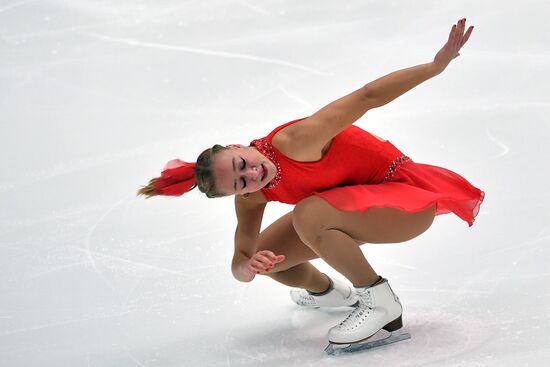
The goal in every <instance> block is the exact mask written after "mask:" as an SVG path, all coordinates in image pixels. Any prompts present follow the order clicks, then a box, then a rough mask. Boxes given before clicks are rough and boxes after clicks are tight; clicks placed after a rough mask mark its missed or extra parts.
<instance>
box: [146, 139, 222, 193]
mask: <svg viewBox="0 0 550 367" xmlns="http://www.w3.org/2000/svg"><path fill="white" fill-rule="evenodd" d="M227 149H229V148H227V147H224V146H223V145H219V144H216V145H214V146H213V147H212V148H208V149H205V150H204V151H203V152H202V153H201V154H200V155H199V157H198V158H197V165H196V167H195V185H194V186H193V187H191V188H190V189H189V191H191V190H192V189H194V188H195V187H198V188H199V191H200V192H202V193H204V194H206V196H207V197H209V198H219V197H224V196H228V195H227V194H224V193H221V192H220V191H218V189H217V188H216V176H215V175H214V167H213V163H214V158H215V157H216V155H218V153H220V152H222V151H224V150H227ZM157 179H158V177H156V178H153V179H151V180H150V181H149V183H148V184H147V185H146V186H142V187H141V188H140V189H139V190H138V191H137V196H140V195H143V196H145V198H146V199H149V198H150V197H153V196H158V195H159V193H157V192H156V191H155V182H156V181H157Z"/></svg>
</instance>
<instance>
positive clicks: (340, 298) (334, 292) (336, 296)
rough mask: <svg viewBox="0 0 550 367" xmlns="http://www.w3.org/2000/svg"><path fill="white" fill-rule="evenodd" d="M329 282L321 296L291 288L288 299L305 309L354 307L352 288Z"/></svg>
mask: <svg viewBox="0 0 550 367" xmlns="http://www.w3.org/2000/svg"><path fill="white" fill-rule="evenodd" d="M327 277H328V278H329V280H330V286H329V289H328V290H327V291H326V292H323V294H322V295H318V296H316V295H312V294H310V293H309V292H308V291H306V290H305V289H300V288H293V289H291V290H290V298H292V300H293V301H294V302H295V303H296V304H297V305H299V306H302V307H306V308H319V307H342V306H352V307H353V306H355V305H357V304H358V299H357V296H356V294H355V290H354V289H353V287H350V286H349V285H347V284H344V283H342V282H340V281H339V280H337V279H333V278H331V277H329V276H328V275H327Z"/></svg>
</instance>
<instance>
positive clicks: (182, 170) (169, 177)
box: [154, 159, 197, 196]
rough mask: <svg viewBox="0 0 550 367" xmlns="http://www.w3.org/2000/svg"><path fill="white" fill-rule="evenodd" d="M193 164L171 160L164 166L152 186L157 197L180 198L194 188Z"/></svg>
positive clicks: (194, 164) (194, 165)
mask: <svg viewBox="0 0 550 367" xmlns="http://www.w3.org/2000/svg"><path fill="white" fill-rule="evenodd" d="M196 166H197V164H196V163H195V162H191V163H190V162H184V161H182V160H181V159H172V160H171V161H169V162H168V163H166V165H165V166H164V169H163V171H162V174H161V176H160V177H159V178H157V179H156V181H155V183H154V186H155V191H156V192H157V193H158V194H159V195H166V196H181V195H183V194H185V193H186V192H189V191H191V190H192V189H193V188H194V187H195V167H196Z"/></svg>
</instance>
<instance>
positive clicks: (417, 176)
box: [250, 119, 485, 227]
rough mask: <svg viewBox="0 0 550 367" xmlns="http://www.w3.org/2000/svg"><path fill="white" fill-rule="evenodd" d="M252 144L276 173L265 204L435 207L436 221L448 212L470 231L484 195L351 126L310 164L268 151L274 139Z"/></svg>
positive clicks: (347, 208)
mask: <svg viewBox="0 0 550 367" xmlns="http://www.w3.org/2000/svg"><path fill="white" fill-rule="evenodd" d="M301 120H303V119H299V120H294V121H290V122H287V123H285V124H283V125H281V126H278V127H277V128H275V129H274V130H273V131H272V132H271V133H270V134H269V135H268V136H266V137H265V138H262V139H256V140H253V141H252V142H251V143H250V145H251V146H255V147H256V148H257V149H258V150H259V151H260V152H261V153H262V154H263V155H265V156H266V157H267V158H268V159H269V160H271V161H272V162H273V164H274V165H275V167H277V174H276V176H275V177H274V178H273V180H271V181H270V182H269V184H268V185H266V186H265V187H264V188H262V190H261V191H262V193H263V194H264V196H265V197H266V199H267V200H268V201H279V202H282V203H287V204H296V203H298V202H299V201H300V200H302V199H304V198H307V197H309V196H311V195H316V196H319V197H321V198H323V199H324V200H326V201H327V202H328V203H329V204H331V205H332V206H334V207H335V208H337V209H340V210H344V211H365V210H367V209H369V208H372V207H377V208H381V207H392V208H398V209H401V210H404V211H407V212H417V211H421V210H423V209H426V208H428V207H430V206H431V205H432V204H433V203H437V204H436V213H435V215H440V214H446V213H450V212H453V213H454V214H456V215H457V216H458V217H460V218H461V219H463V220H465V221H466V222H467V223H468V225H469V226H470V227H471V226H472V225H473V224H474V220H475V217H476V216H477V214H478V212H479V207H480V205H481V203H482V202H483V199H484V196H485V193H484V192H483V191H481V190H480V189H478V188H476V187H474V186H472V184H470V183H469V182H468V181H467V180H466V179H464V178H463V177H462V176H460V175H459V174H457V173H455V172H452V171H450V170H448V169H445V168H442V167H438V166H431V165H428V164H422V163H415V162H413V161H412V160H411V159H410V158H409V157H407V156H406V155H404V154H403V153H402V152H401V151H400V150H399V149H397V148H396V147H395V146H394V145H393V144H392V143H390V142H389V141H381V140H379V139H378V138H376V137H374V136H373V135H372V134H370V133H368V132H367V131H365V130H363V129H361V128H359V127H357V126H355V125H351V126H349V127H348V128H346V129H345V130H343V131H342V132H341V133H339V134H338V135H336V136H335V137H334V138H333V140H332V142H331V145H330V147H329V149H328V151H327V152H326V154H325V155H324V156H323V157H322V158H321V159H320V160H318V161H315V162H298V161H295V160H293V159H291V158H288V157H286V156H285V155H284V154H283V153H281V152H280V151H279V150H277V148H275V147H274V146H273V145H271V141H272V138H273V136H274V135H275V134H276V133H277V132H278V131H279V130H281V129H283V128H284V127H286V126H288V125H290V124H294V123H297V122H299V121H301Z"/></svg>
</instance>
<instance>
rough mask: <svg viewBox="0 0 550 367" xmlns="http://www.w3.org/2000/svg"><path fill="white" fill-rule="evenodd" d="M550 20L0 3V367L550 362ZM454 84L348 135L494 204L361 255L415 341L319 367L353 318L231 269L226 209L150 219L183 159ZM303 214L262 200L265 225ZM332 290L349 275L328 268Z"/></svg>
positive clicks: (176, 208)
mask: <svg viewBox="0 0 550 367" xmlns="http://www.w3.org/2000/svg"><path fill="white" fill-rule="evenodd" d="M549 10H550V5H549V3H548V2H546V1H543V0H533V1H507V0H504V1H503V0H500V1H497V0H490V1H474V0H467V1H460V2H458V1H454V2H450V1H435V0H431V1H430V0H419V1H414V2H413V1H372V0H370V1H361V0H354V1H327V0H322V1H319V0H316V1H312V0H307V1H290V0H270V1H252V0H234V1H222V0H217V1H211V0H208V1H205V0H203V1H193V0H189V1H182V0H157V1H143V0H118V1H106V0H97V1H90V0H44V1H39V0H10V1H5V0H4V1H0V149H1V154H0V166H1V167H2V168H1V171H0V366H2V367H4V366H6V367H8V366H9V367H11V366H21V367H34V366H37V367H38V366H39V367H46V366H52V367H53V366H55V367H59V366H71V367H77V366H86V367H87V366H90V367H91V366H93V367H99V366H102V367H103V366H105V367H107V366H109V367H110V366H112V367H127V366H128V367H133V366H148V367H153V366H191V367H195V366H212V367H213V366H228V367H229V366H231V367H237V366H300V367H302V366H339V367H346V366H359V365H364V366H371V367H374V366H421V365H422V366H428V365H429V366H499V367H500V366H547V365H548V363H549V360H550V337H549V336H548V333H549V331H548V330H549V329H550V315H549V313H548V311H549V308H550V302H549V301H550V220H549V219H550V216H549V210H548V207H549V206H550V194H549V192H548V182H547V181H548V179H549V178H550V173H549V172H550V170H549V168H548V153H549V152H550V148H549V143H550V128H549V117H548V116H549V115H550V104H549V101H550V98H549V97H550V93H549V89H550V87H549V85H550V77H549V75H550V46H549V45H550V36H549V35H550V26H549V21H548V15H549V14H550V11H549ZM461 17H466V18H467V19H468V23H469V24H474V25H475V30H474V33H473V35H472V38H471V39H470V41H469V42H468V44H467V45H466V46H465V48H464V49H463V50H462V52H461V54H462V55H461V56H460V57H459V58H458V59H456V60H455V61H454V62H453V63H452V64H451V65H450V66H449V68H448V69H447V70H446V71H445V72H444V73H443V74H441V75H439V76H438V77H436V78H434V79H432V80H430V81H428V82H426V83H425V84H423V85H421V86H419V87H417V88H415V89H414V90H413V91H411V92H409V93H408V94H406V95H404V96H402V97H400V98H399V99H397V100H396V101H394V102H392V103H391V104H389V105H387V106H384V107H382V108H380V109H377V110H374V111H371V112H369V113H367V115H365V116H364V117H363V118H362V119H361V120H359V121H358V122H357V124H358V125H359V126H361V127H362V128H365V129H367V130H369V131H371V132H373V133H375V134H377V135H379V136H382V137H384V138H385V139H389V140H391V142H392V143H393V144H395V145H396V146H397V147H398V148H400V149H401V150H402V151H403V152H405V153H406V154H407V155H409V156H410V157H412V158H413V159H414V160H415V161H416V162H421V163H428V164H433V165H440V166H443V167H446V168H449V169H452V170H454V171H456V172H458V173H460V174H461V175H463V176H464V177H466V178H467V179H468V180H470V182H472V183H473V184H474V185H476V186H477V187H479V188H481V189H482V190H484V191H485V192H486V195H487V196H486V200H485V202H484V204H483V205H482V207H481V212H480V214H479V216H478V217H477V220H476V223H475V225H474V226H473V227H471V228H468V226H467V224H466V223H465V222H464V221H462V220H460V219H459V218H458V217H456V216H454V215H452V214H448V215H443V216H438V217H437V218H436V220H435V222H434V224H433V226H432V227H431V228H430V230H429V231H427V232H426V233H424V234H423V235H421V236H419V237H417V238H415V239H414V240H411V241H409V242H407V243H406V244H395V245H391V244H390V245H365V246H363V247H362V248H363V250H364V252H365V253H366V255H367V257H368V259H369V260H370V262H371V263H372V265H373V266H374V267H375V269H376V270H377V271H378V272H379V273H380V274H382V275H384V276H385V277H387V278H388V279H390V282H391V284H392V286H393V287H394V289H395V290H396V292H397V293H398V294H399V296H400V297H401V299H402V301H403V303H404V307H405V313H404V316H403V317H404V322H405V326H404V330H405V331H408V332H410V333H411V334H412V339H411V340H409V341H405V342H402V343H398V344H396V345H393V346H389V347H386V348H382V349H378V350H372V351H369V352H365V353H359V354H356V355H350V356H343V357H338V358H334V357H329V356H326V355H325V353H324V352H323V348H324V347H325V346H326V343H327V331H328V329H329V328H330V327H331V326H333V325H335V324H337V323H338V322H339V321H340V320H341V319H343V318H344V317H345V316H346V313H347V311H332V312H328V311H319V310H301V309H298V307H297V306H294V305H293V304H292V303H291V302H290V299H289V297H288V289H287V288H286V287H284V286H282V285H280V284H278V283H276V282H274V281H272V280H271V279H267V278H265V277H258V279H256V280H254V281H253V282H251V283H239V282H237V281H236V280H234V279H233V277H232V275H231V272H230V261H231V257H232V253H233V233H234V228H235V223H236V220H235V216H234V209H233V201H232V199H231V198H224V199H217V200H208V199H206V198H205V197H204V196H203V195H202V194H201V193H199V192H198V191H197V190H195V191H194V192H192V193H189V194H187V195H186V196H184V197H181V198H154V199H150V200H144V199H142V198H136V197H135V196H134V194H135V191H136V189H137V188H138V187H139V186H140V185H142V184H145V183H146V182H147V181H148V180H149V179H150V178H152V177H154V176H156V175H157V174H158V173H159V172H160V169H161V168H162V167H163V165H164V163H166V162H167V161H168V160H170V159H172V158H175V157H179V158H181V159H184V160H188V161H194V160H195V159H196V157H197V155H198V154H199V153H200V152H201V151H202V150H203V149H205V148H207V147H209V146H211V145H213V144H214V143H221V144H229V143H242V144H248V143H249V142H250V140H252V139H253V138H257V137H261V136H264V135H265V134H266V133H268V132H269V131H271V129H272V128H274V127H275V126H277V125H279V124H281V123H283V122H286V121H289V120H291V119H295V118H298V117H302V116H306V115H307V114H311V113H313V112H315V111H316V110H317V109H319V108H321V107H322V106H324V105H325V104H326V103H328V102H330V101H332V100H334V99H336V98H339V97H340V96H342V95H344V94H347V93H349V92H351V91H353V90H355V89H356V88H358V87H360V86H362V85H363V84H365V83H367V82H369V81H371V80H374V79H376V78H378V77H380V76H382V75H384V74H387V73H390V72H392V71H395V70H398V69H401V68H405V67H409V66H414V65H417V64H420V63H425V62H429V61H431V60H432V59H433V56H434V55H435V53H436V52H437V51H438V50H439V48H440V47H441V46H442V45H443V43H444V42H445V40H446V38H447V36H448V33H449V29H450V26H451V25H452V24H453V22H455V21H456V20H458V19H459V18H461ZM291 209H292V208H291V207H290V206H287V205H283V204H270V205H268V208H267V211H266V214H265V217H264V222H263V228H265V227H266V226H267V225H269V224H270V223H271V222H273V221H274V220H275V219H277V218H278V217H279V216H280V215H282V214H284V213H286V212H288V211H289V210H291ZM315 264H316V265H318V266H319V267H320V268H321V269H322V270H323V271H326V272H328V273H330V274H332V275H336V276H338V274H337V273H336V272H335V271H333V270H331V269H330V268H328V267H327V266H326V265H325V264H324V263H323V262H322V261H320V260H316V261H315Z"/></svg>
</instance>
